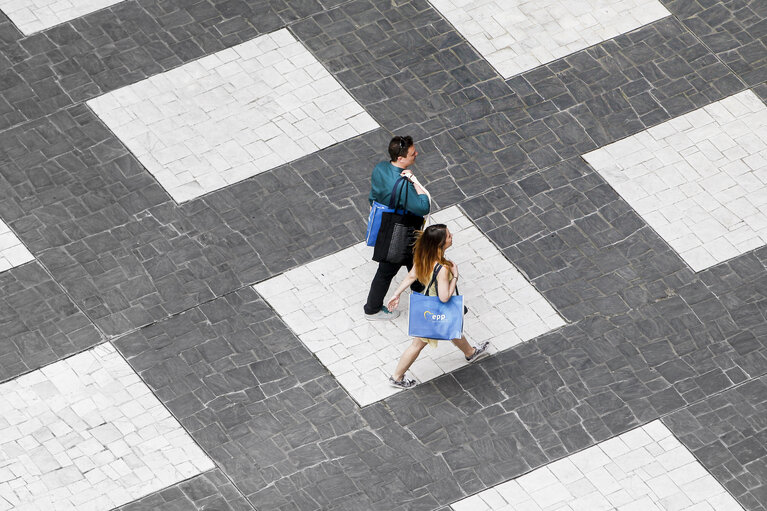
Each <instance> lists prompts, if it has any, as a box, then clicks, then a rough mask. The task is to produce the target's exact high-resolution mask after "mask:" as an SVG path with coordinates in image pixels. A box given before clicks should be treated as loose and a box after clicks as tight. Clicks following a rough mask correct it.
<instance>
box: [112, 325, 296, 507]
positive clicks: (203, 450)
mask: <svg viewBox="0 0 767 511" xmlns="http://www.w3.org/2000/svg"><path fill="white" fill-rule="evenodd" d="M168 319H169V318H168ZM142 328H143V327H142ZM126 335H127V334H126ZM107 342H108V343H109V344H110V345H111V346H112V348H113V349H114V351H115V352H117V354H118V355H119V356H120V358H121V359H122V360H123V361H124V362H125V364H127V365H128V367H131V368H133V366H132V365H131V364H130V362H128V359H127V358H125V356H124V355H123V354H122V352H121V351H120V350H119V349H118V348H117V346H116V345H115V344H114V343H113V342H112V341H107ZM134 373H135V374H136V376H138V378H139V379H140V380H141V381H142V382H143V383H144V385H146V387H147V389H149V392H150V393H151V394H152V395H153V396H154V397H155V399H157V401H158V402H159V403H160V404H161V405H162V407H163V408H165V410H166V411H167V412H168V414H170V416H171V417H173V418H174V419H175V420H176V422H178V424H179V426H181V428H183V430H184V431H186V434H187V436H188V437H189V438H190V439H191V440H192V443H194V444H195V445H196V446H197V447H198V448H199V449H200V450H201V451H202V452H204V453H205V455H206V456H207V457H208V459H209V460H210V461H211V462H212V463H213V465H214V466H215V468H217V469H218V470H219V471H220V472H221V473H222V474H223V475H224V477H226V478H227V480H228V481H229V483H230V484H231V485H232V487H233V488H235V489H236V490H237V491H238V492H239V493H240V495H242V497H243V498H244V499H245V500H246V501H247V502H248V504H249V505H250V507H251V508H252V509H254V511H255V508H254V507H253V504H252V503H251V502H250V499H248V497H247V496H246V494H245V493H244V492H243V491H242V490H241V489H240V488H239V487H238V486H237V483H236V482H235V481H234V480H233V479H232V477H231V476H230V475H229V474H228V473H227V471H226V470H224V467H222V466H221V465H220V464H219V462H218V460H217V458H216V456H213V455H211V453H209V452H208V451H207V450H206V449H205V447H203V446H202V445H201V444H200V443H199V442H198V441H197V438H196V437H195V435H193V434H192V433H191V432H189V431H188V430H187V429H186V427H185V426H184V423H183V422H182V421H181V419H179V418H178V417H176V415H175V414H174V413H173V411H172V410H171V409H170V408H168V405H167V403H166V401H165V400H163V399H161V398H160V396H158V395H157V393H156V392H155V390H154V389H153V388H152V386H151V385H150V384H149V382H147V381H146V380H144V377H143V376H142V374H141V372H139V371H134ZM286 390H287V389H286ZM212 400H213V399H211V401H212ZM200 402H201V403H202V404H203V406H206V407H207V404H208V403H209V402H210V401H208V402H203V401H202V400H200ZM199 475H200V474H197V475H194V476H190V477H188V478H187V480H189V479H192V478H194V477H197V476H199ZM179 482H181V481H179ZM176 484H178V483H174V484H173V485H171V486H175V485H176ZM168 487H170V486H168ZM168 487H166V488H168ZM160 491H163V490H158V492H160Z"/></svg>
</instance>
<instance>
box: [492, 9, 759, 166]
mask: <svg viewBox="0 0 767 511" xmlns="http://www.w3.org/2000/svg"><path fill="white" fill-rule="evenodd" d="M507 83H508V85H509V87H510V88H511V90H512V91H514V92H515V93H516V94H517V96H518V97H519V98H521V100H522V102H523V103H524V105H525V106H526V108H527V109H540V108H541V107H543V106H546V105H551V106H552V107H553V108H554V109H556V110H558V111H561V113H560V114H559V115H560V116H568V117H569V118H571V119H572V121H571V123H570V124H571V127H570V130H569V137H568V136H565V137H562V136H560V138H561V139H563V140H565V139H567V138H570V139H572V140H573V141H576V140H581V142H580V144H578V145H577V147H578V148H579V154H581V153H584V152H586V151H589V150H591V149H592V148H595V147H601V146H603V145H605V144H608V143H610V142H614V141H616V140H618V139H621V138H624V137H627V136H629V135H633V134H635V133H637V132H639V131H642V130H644V129H647V128H649V127H651V126H654V125H656V124H659V123H661V122H663V121H667V120H669V119H671V118H674V117H677V116H679V115H682V114H684V113H686V112H689V111H691V110H693V109H696V108H700V107H702V106H705V105H707V104H709V103H711V102H713V101H716V100H718V99H722V98H723V97H726V96H729V95H732V94H734V93H736V92H739V91H741V90H743V89H744V88H745V86H744V84H743V83H742V82H741V81H740V80H739V79H738V78H737V76H736V75H735V73H733V72H732V71H731V70H729V69H728V68H727V66H725V65H724V64H723V63H722V62H721V61H720V60H719V59H718V58H717V57H716V56H715V55H714V54H713V53H711V52H710V51H709V50H708V49H707V48H706V46H705V45H704V44H702V43H701V42H700V41H699V40H698V39H697V38H696V37H694V36H693V35H692V34H691V33H690V32H689V31H688V30H687V29H686V28H685V27H684V26H683V25H682V24H680V23H679V22H678V21H677V20H676V19H675V18H673V17H669V18H664V19H662V20H659V21H656V22H654V23H650V24H648V25H646V26H644V27H642V28H640V29H637V30H634V31H632V32H629V33H627V34H623V35H620V36H618V37H615V38H613V39H610V40H608V41H606V42H603V43H600V44H598V45H596V46H593V47H591V48H588V49H586V50H583V51H579V52H577V53H574V54H572V55H569V56H567V57H565V58H562V59H559V60H557V61H555V62H552V63H550V64H547V65H545V66H542V67H539V68H537V69H534V70H532V71H529V72H526V73H523V74H521V75H518V76H515V77H513V78H511V79H509V80H508V81H507ZM554 105H557V107H558V108H557V107H554ZM555 131H556V130H555ZM561 156H562V157H564V158H567V157H569V156H572V154H568V153H563V154H561ZM548 163H549V165H551V164H553V163H556V161H555V160H549V161H548ZM539 167H541V166H540V165H539Z"/></svg>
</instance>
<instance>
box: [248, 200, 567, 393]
mask: <svg viewBox="0 0 767 511" xmlns="http://www.w3.org/2000/svg"><path fill="white" fill-rule="evenodd" d="M432 219H433V221H434V223H446V224H447V225H448V227H449V228H450V230H451V232H452V233H453V237H454V240H455V241H454V245H453V247H452V248H450V250H449V251H448V254H447V256H448V257H449V258H450V259H452V260H454V261H455V262H456V264H458V268H459V269H460V270H461V280H460V284H459V290H460V292H461V294H462V295H464V297H465V303H466V305H467V307H468V308H469V313H468V314H467V315H466V318H465V322H464V324H465V326H464V333H465V334H466V337H467V339H468V340H469V342H472V343H475V344H478V343H480V342H483V341H486V340H489V341H491V342H492V344H493V347H492V348H491V350H492V351H493V352H494V351H497V350H502V349H506V348H508V347H510V346H513V345H514V344H517V343H519V342H522V341H527V340H529V339H532V338H534V337H537V336H539V335H542V334H544V333H546V332H548V331H550V330H552V329H554V328H558V327H559V326H562V325H563V324H564V320H562V318H561V317H560V316H559V314H558V313H557V312H556V311H555V310H554V309H553V308H552V307H551V306H550V305H549V304H548V302H546V300H545V299H544V298H543V297H542V296H541V295H540V294H539V293H538V292H537V291H536V290H535V288H534V287H533V286H532V285H530V283H529V282H527V281H526V280H525V279H524V277H523V276H522V275H521V274H520V273H519V272H518V271H517V269H516V268H515V267H514V266H513V265H512V264H511V263H510V262H509V261H508V260H507V259H506V258H504V257H503V256H502V255H501V254H500V252H499V251H498V250H497V249H496V248H495V246H494V245H493V244H492V243H491V242H490V241H489V240H488V239H487V238H486V237H485V236H484V235H483V234H482V233H481V232H480V231H479V229H477V228H476V227H475V226H474V224H472V223H471V221H470V220H468V219H467V218H466V217H465V216H464V215H463V213H462V212H461V211H460V210H459V209H458V208H457V207H451V208H447V209H446V210H443V211H440V212H438V213H435V214H434V215H432ZM371 257H372V248H370V247H366V246H365V245H364V244H363V243H360V244H359V245H356V246H354V247H350V248H347V249H345V250H342V251H341V252H338V253H337V254H333V255H331V256H327V257H324V258H322V259H320V260H317V261H314V262H311V263H309V264H307V265H304V266H301V267H298V268H295V269H293V270H290V271H288V272H287V273H285V274H283V275H280V276H277V277H274V278H272V279H269V280H267V281H264V282H261V283H259V284H256V285H255V286H254V287H255V289H256V291H258V292H259V293H260V294H261V295H262V296H263V297H264V298H265V299H266V300H267V301H268V302H269V303H270V305H271V306H272V307H274V309H275V310H276V311H277V313H278V314H280V316H281V317H282V318H283V320H284V321H285V323H286V324H287V325H288V326H289V327H290V328H291V329H293V331H294V332H295V333H296V334H297V335H298V336H299V337H300V338H301V340H302V341H303V342H304V344H305V345H306V346H307V348H309V349H310V350H312V351H313V352H314V353H316V354H317V356H318V358H319V359H320V361H322V362H323V364H325V366H326V367H327V368H328V370H329V371H330V372H331V373H333V375H334V376H335V377H336V378H337V379H338V381H339V382H340V383H341V385H343V386H344V388H346V390H347V391H348V392H349V394H351V395H352V397H354V398H355V399H356V400H357V402H358V403H359V404H360V405H361V406H364V405H367V404H370V403H373V402H375V401H378V400H380V399H383V398H385V397H387V396H390V395H392V394H394V393H395V392H397V389H394V388H391V387H389V386H388V383H387V379H388V377H389V375H390V374H391V373H392V371H393V370H394V367H395V366H396V363H397V360H398V359H399V357H400V355H401V354H402V352H403V351H404V350H405V348H406V347H407V346H408V345H409V344H410V343H411V342H412V340H411V339H410V338H408V336H407V321H408V317H407V307H408V296H409V295H408V293H407V292H406V293H403V295H402V298H401V299H400V306H399V307H400V310H401V311H402V314H401V315H400V317H399V318H397V319H396V320H395V321H374V322H368V321H367V320H366V319H365V317H364V312H363V310H362V307H363V305H364V302H365V299H366V297H367V293H368V290H369V288H370V282H371V281H372V279H373V275H374V274H375V271H376V268H377V267H378V263H375V262H373V261H371ZM405 274H406V270H405V268H404V267H403V269H402V270H400V274H399V275H398V276H397V277H395V279H394V280H393V281H392V284H391V287H390V292H389V293H388V295H387V297H386V299H388V297H389V296H391V291H393V290H394V289H395V288H396V287H397V285H398V284H399V282H401V280H402V278H404V276H405ZM489 297H491V298H492V299H490V298H489ZM465 364H466V360H465V359H464V357H463V354H462V353H461V352H460V351H459V350H458V348H456V347H455V346H453V344H452V343H451V342H450V341H443V342H440V343H439V346H438V347H437V348H436V349H434V348H431V347H430V346H427V347H425V348H424V350H423V351H422V352H421V355H420V357H419V359H418V360H417V361H416V362H415V363H414V364H413V367H412V370H411V372H410V373H409V374H410V376H411V377H415V378H416V379H417V380H418V381H420V382H424V381H427V380H431V379H432V378H436V377H437V376H439V375H441V374H444V373H446V372H449V371H452V370H454V369H457V368H459V367H462V366H464V365H465Z"/></svg>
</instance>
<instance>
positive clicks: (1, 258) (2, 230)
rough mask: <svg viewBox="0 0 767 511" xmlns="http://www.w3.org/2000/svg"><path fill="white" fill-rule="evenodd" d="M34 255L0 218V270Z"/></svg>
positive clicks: (24, 261) (23, 261) (25, 261)
mask: <svg viewBox="0 0 767 511" xmlns="http://www.w3.org/2000/svg"><path fill="white" fill-rule="evenodd" d="M33 259H34V256H33V255H32V254H31V253H30V252H29V250H27V247H25V246H24V244H23V243H21V240H19V238H18V237H17V236H16V235H15V234H14V233H13V231H11V229H10V227H8V226H7V225H6V224H5V222H3V221H2V220H0V272H4V271H6V270H8V269H10V268H13V267H14V266H19V265H22V264H24V263H28V262H29V261H32V260H33Z"/></svg>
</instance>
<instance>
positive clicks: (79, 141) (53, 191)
mask: <svg viewBox="0 0 767 511" xmlns="http://www.w3.org/2000/svg"><path fill="white" fill-rule="evenodd" d="M43 134H44V137H45V138H43ZM5 135H6V136H5V137H4V138H3V148H4V152H3V162H2V164H1V165H0V180H2V181H3V183H4V184H3V186H4V187H5V186H7V188H5V189H6V190H7V193H6V194H5V195H4V196H3V197H2V199H0V204H2V206H0V207H2V209H3V210H4V211H7V212H8V214H7V215H5V214H4V217H5V218H6V219H7V220H8V221H9V222H10V223H13V224H14V226H18V227H17V234H18V236H19V238H20V239H21V240H22V241H23V242H24V244H25V245H26V246H28V247H29V248H30V250H31V251H32V252H34V253H36V254H39V257H40V261H41V263H42V264H43V265H44V266H45V267H46V268H47V269H48V270H49V271H50V272H51V274H52V275H53V276H54V278H56V279H57V281H58V282H60V283H61V284H62V286H63V287H64V289H65V290H66V291H67V293H68V294H69V296H70V297H71V298H72V300H73V301H74V302H75V303H76V304H77V305H78V306H80V307H81V308H82V309H83V311H84V312H85V313H86V314H87V315H88V317H90V318H91V319H92V320H93V321H94V322H95V323H96V324H97V325H98V326H99V327H100V328H102V329H103V331H104V332H105V333H107V334H108V335H116V334H120V333H123V332H125V331H126V330H130V329H131V328H135V327H138V326H142V325H145V324H149V323H151V322H152V321H155V320H158V319H160V318H163V317H166V316H167V315H168V314H173V313H177V312H180V311H183V310H186V309H188V308H189V307H192V306H194V305H195V304H197V303H201V302H205V301H207V300H210V299H211V298H212V297H213V296H215V295H219V294H223V293H227V292H231V291H232V290H234V289H237V288H239V287H242V286H243V285H246V284H252V283H254V282H256V281H259V280H262V279H264V278H266V277H269V276H271V275H273V274H274V273H276V272H278V271H284V270H285V269H287V268H290V267H292V266H295V265H297V264H301V263H304V262H308V261H309V260H311V259H312V258H314V257H321V256H323V255H328V254H331V253H333V252H334V251H336V250H338V249H339V248H341V247H343V246H348V245H350V244H352V243H353V242H356V241H358V240H359V239H360V237H361V236H362V235H363V233H364V228H365V227H364V223H363V218H364V217H363V215H362V213H361V212H360V211H359V209H361V208H362V207H363V206H362V204H364V203H365V199H364V197H365V196H366V195H367V193H368V191H369V190H368V189H367V187H368V186H369V165H368V163H369V161H370V160H371V159H373V158H376V157H380V149H378V150H374V149H372V148H373V147H377V148H380V147H385V142H384V140H386V139H388V136H385V135H384V134H382V133H381V132H379V131H376V132H373V133H370V134H368V135H366V136H364V137H358V138H356V139H354V140H352V141H348V142H346V143H345V144H344V145H343V146H341V145H336V146H333V147H330V148H327V149H325V150H323V151H320V152H319V153H316V154H314V155H312V156H309V157H306V158H303V159H300V160H298V161H296V162H295V163H293V164H291V165H289V166H285V167H282V169H281V170H276V171H275V172H274V173H272V172H270V173H267V174H263V175H261V176H256V177H255V178H253V179H257V180H258V181H253V182H251V181H250V180H248V181H245V182H242V183H239V184H238V186H237V187H236V189H234V188H231V187H230V188H227V189H225V190H220V191H218V192H214V193H212V194H209V195H208V196H206V197H205V198H204V199H201V202H196V203H193V204H191V205H190V206H189V207H187V208H182V207H179V206H177V205H176V204H175V203H174V202H173V201H172V200H171V199H170V198H169V197H168V196H167V194H166V193H165V191H164V190H163V189H162V187H161V186H159V185H158V184H157V182H156V181H155V180H154V178H153V177H152V176H151V175H150V174H149V173H147V172H146V171H145V170H144V169H143V168H142V166H141V165H140V164H139V163H138V161H137V160H136V159H135V158H134V157H133V156H132V155H131V154H130V153H129V152H128V151H127V150H126V149H125V148H124V147H122V146H121V144H120V143H119V142H118V141H117V140H116V139H115V137H114V135H113V134H112V133H111V132H110V131H109V130H108V129H107V128H106V127H105V126H104V125H103V124H102V123H101V122H99V120H98V119H97V118H95V116H94V115H93V114H92V113H91V112H90V111H89V110H88V109H87V108H85V107H82V106H79V107H73V108H72V109H70V110H67V111H62V112H60V113H58V114H55V115H53V116H51V117H50V118H47V119H45V120H41V121H35V122H34V123H30V124H28V125H25V126H22V127H19V128H16V129H13V130H10V131H9V132H6V134H5ZM49 141H50V142H49ZM72 146H75V147H77V148H78V149H77V151H76V152H72V151H71V150H70V148H71V147H72ZM32 148H34V149H33V152H32V153H28V151H29V150H30V149H32ZM53 148H57V149H55V150H54V149H53ZM59 150H60V151H62V153H60V154H58V153H57V151H59ZM376 153H378V155H377V154H376ZM16 154H30V155H33V156H29V157H24V158H23V160H18V161H10V160H9V158H12V157H13V155H16ZM362 160H364V161H365V165H364V166H363V165H362V163H361V161H362ZM21 167H23V168H24V170H22V168H21ZM330 168H332V169H335V172H333V173H332V175H330V173H329V172H327V171H326V169H330ZM309 183H311V184H309ZM29 187H31V188H32V189H34V190H36V191H37V193H38V194H42V195H43V196H45V197H50V200H47V199H46V200H45V201H40V200H26V199H25V197H26V194H27V190H28V189H29ZM350 197H354V198H355V199H356V200H355V201H354V202H352V201H351V200H350ZM364 207H367V206H364ZM64 211H66V212H67V213H66V214H64V213H63V212H64ZM330 217H332V218H333V221H332V222H328V221H326V220H324V219H327V218H330Z"/></svg>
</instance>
